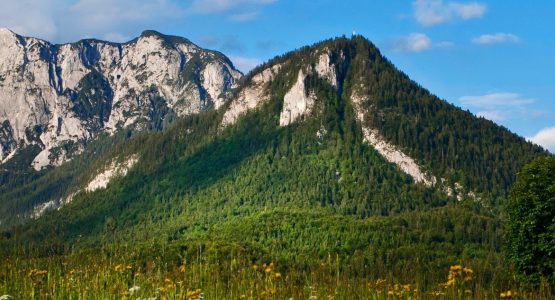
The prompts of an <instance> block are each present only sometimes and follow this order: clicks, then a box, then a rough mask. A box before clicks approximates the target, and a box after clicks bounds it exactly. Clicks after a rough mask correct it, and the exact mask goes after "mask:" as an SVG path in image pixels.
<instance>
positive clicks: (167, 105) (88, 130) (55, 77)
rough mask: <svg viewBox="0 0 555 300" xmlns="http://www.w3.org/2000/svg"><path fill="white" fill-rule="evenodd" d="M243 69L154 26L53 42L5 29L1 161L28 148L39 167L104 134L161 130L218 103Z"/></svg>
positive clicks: (0, 34)
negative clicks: (108, 37)
mask: <svg viewBox="0 0 555 300" xmlns="http://www.w3.org/2000/svg"><path fill="white" fill-rule="evenodd" d="M241 75H242V74H241V73H240V72H239V71H237V70H236V69H235V68H234V67H233V64H232V63H231V62H230V61H229V59H228V58H227V57H225V56H224V55H222V54H221V53H218V52H215V51H209V50H205V49H202V48H200V47H198V46H196V45H194V44H193V43H191V42H190V41H188V40H187V39H184V38H181V37H175V36H166V35H162V34H160V33H158V32H155V31H145V32H143V33H142V34H141V36H140V37H138V38H136V39H134V40H132V41H129V42H127V43H123V44H118V43H111V42H105V41H100V40H94V39H89V40H82V41H79V42H76V43H71V44H61V45H54V44H51V43H49V42H46V41H43V40H40V39H36V38H28V37H22V36H19V35H17V34H15V33H13V32H11V31H10V30H8V29H4V28H0V162H1V163H6V162H7V161H9V160H10V159H11V158H13V157H14V156H17V155H18V154H21V153H25V155H26V156H28V157H29V159H28V160H30V164H31V165H32V167H33V168H34V169H36V170H41V169H42V168H44V167H47V166H50V165H60V164H62V163H63V162H65V161H67V160H68V159H69V158H71V157H73V156H74V155H76V154H78V153H81V152H82V151H83V150H84V149H85V147H86V145H87V144H88V143H89V142H90V141H92V140H93V139H95V137H97V136H98V135H99V134H101V133H107V134H113V133H114V132H117V131H119V130H121V129H123V128H125V127H127V128H128V127H130V126H132V127H134V128H135V129H136V130H142V129H150V130H152V129H155V130H156V129H160V128H162V127H164V126H167V124H168V123H170V122H171V120H172V119H173V118H175V117H180V116H186V115H190V114H194V113H198V112H200V111H203V110H206V109H209V108H211V107H214V108H218V107H220V106H221V105H222V104H223V103H224V99H225V94H226V93H227V92H228V91H229V90H230V89H231V88H232V87H234V86H235V85H236V84H237V81H238V79H239V78H240V77H241ZM31 156H32V157H31Z"/></svg>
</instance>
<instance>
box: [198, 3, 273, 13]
mask: <svg viewBox="0 0 555 300" xmlns="http://www.w3.org/2000/svg"><path fill="white" fill-rule="evenodd" d="M276 1H277V0H193V1H192V3H191V6H190V10H191V11H192V12H195V13H215V12H224V11H229V10H231V9H233V8H236V7H238V6H240V5H252V4H262V5H264V4H271V3H274V2H276Z"/></svg>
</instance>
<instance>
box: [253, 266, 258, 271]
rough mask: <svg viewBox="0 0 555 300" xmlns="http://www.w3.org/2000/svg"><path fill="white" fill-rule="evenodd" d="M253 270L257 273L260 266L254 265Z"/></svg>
mask: <svg viewBox="0 0 555 300" xmlns="http://www.w3.org/2000/svg"><path fill="white" fill-rule="evenodd" d="M252 269H253V270H254V271H255V272H256V270H258V266H257V265H256V264H254V265H252Z"/></svg>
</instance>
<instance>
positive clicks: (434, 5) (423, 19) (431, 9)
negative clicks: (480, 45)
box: [412, 0, 487, 26]
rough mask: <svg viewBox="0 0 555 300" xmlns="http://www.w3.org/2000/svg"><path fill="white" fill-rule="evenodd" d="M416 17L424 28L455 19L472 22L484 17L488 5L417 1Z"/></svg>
mask: <svg viewBox="0 0 555 300" xmlns="http://www.w3.org/2000/svg"><path fill="white" fill-rule="evenodd" d="M412 7H413V9H414V17H415V18H416V20H417V21H418V23H420V24H422V25H424V26H434V25H438V24H441V23H445V22H449V21H451V20H453V19H462V20H470V19H474V18H479V17H482V16H483V15H484V14H485V13H486V10H487V8H486V5H484V4H481V3H478V2H468V3H460V2H444V1H443V0H415V1H414V2H413V3H412Z"/></svg>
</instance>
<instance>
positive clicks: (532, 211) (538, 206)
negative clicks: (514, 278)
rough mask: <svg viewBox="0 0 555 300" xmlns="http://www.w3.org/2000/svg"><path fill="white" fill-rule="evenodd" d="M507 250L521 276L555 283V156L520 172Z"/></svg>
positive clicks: (513, 194) (510, 213)
mask: <svg viewBox="0 0 555 300" xmlns="http://www.w3.org/2000/svg"><path fill="white" fill-rule="evenodd" d="M506 210H507V214H508V226H507V227H508V228H507V250H508V255H509V258H510V259H511V260H512V262H513V263H514V264H515V266H516V270H517V271H518V272H519V274H520V277H521V278H522V279H523V280H524V281H526V282H527V283H530V284H532V285H534V286H537V285H538V284H539V283H540V280H541V278H545V279H547V280H548V281H549V282H550V284H551V285H552V286H555V157H554V156H546V157H540V158H538V159H536V160H534V161H533V162H532V163H530V164H529V165H527V166H525V167H524V168H523V169H522V171H521V172H520V173H519V174H518V179H517V181H516V183H515V185H514V187H513V188H512V190H511V195H510V197H509V202H508V204H507V208H506Z"/></svg>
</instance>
